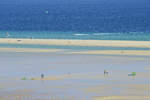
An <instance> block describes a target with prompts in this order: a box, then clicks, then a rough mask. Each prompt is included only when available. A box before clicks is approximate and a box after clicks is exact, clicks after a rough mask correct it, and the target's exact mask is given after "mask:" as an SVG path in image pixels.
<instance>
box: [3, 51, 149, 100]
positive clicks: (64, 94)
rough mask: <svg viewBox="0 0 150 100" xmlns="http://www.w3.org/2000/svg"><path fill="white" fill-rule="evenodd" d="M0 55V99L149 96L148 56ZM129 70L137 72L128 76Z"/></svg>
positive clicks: (128, 98)
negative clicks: (105, 74)
mask: <svg viewBox="0 0 150 100" xmlns="http://www.w3.org/2000/svg"><path fill="white" fill-rule="evenodd" d="M58 52H59V51H58ZM0 55H1V56H0V61H1V62H0V64H1V70H0V73H1V75H0V100H12V99H13V100H18V99H21V100H31V99H32V100H37V99H38V100H68V99H69V100H138V99H143V100H149V98H150V97H149V93H150V88H149V84H150V81H149V80H148V79H149V77H150V74H149V67H150V57H149V56H146V57H145V56H135V55H134V56H132V55H130V56H124V55H120V56H115V55H97V54H96V55H89V54H84V55H82V54H66V53H56V52H36V53H33V52H10V51H9V52H8V51H7V52H4V51H3V52H0ZM104 70H107V71H108V72H109V74H108V76H104V72H103V71H104ZM131 72H136V73H137V75H136V76H134V77H132V76H128V73H131ZM41 74H44V75H45V77H44V78H43V79H41V77H40V75H41ZM24 77H25V79H23V80H22V78H24Z"/></svg>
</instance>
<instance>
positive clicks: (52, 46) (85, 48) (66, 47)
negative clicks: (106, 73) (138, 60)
mask: <svg viewBox="0 0 150 100" xmlns="http://www.w3.org/2000/svg"><path fill="white" fill-rule="evenodd" d="M0 47H8V48H39V49H40V48H42V49H64V50H150V48H136V47H101V46H60V45H30V44H0Z"/></svg>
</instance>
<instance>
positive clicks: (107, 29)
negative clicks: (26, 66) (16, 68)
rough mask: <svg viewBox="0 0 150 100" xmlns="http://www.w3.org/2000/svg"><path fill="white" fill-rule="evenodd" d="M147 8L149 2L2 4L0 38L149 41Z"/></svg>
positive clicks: (5, 0) (16, 0) (35, 0)
mask: <svg viewBox="0 0 150 100" xmlns="http://www.w3.org/2000/svg"><path fill="white" fill-rule="evenodd" d="M149 5H150V1H149V0H122V1H120V0H109V1H107V0H13V1H12V0H1V2H0V38H33V39H80V40H133V41H150V6H149ZM8 34H9V36H8ZM0 46H6V47H8V46H10V47H11V46H14V47H18V46H19V45H17V46H16V45H10V44H9V45H8V44H1V45H0ZM19 47H27V45H26V46H25V45H22V46H19ZM28 47H31V46H28ZM32 47H37V46H32ZM39 47H40V46H39ZM45 47H46V48H51V47H55V48H57V46H51V47H47V46H45ZM60 48H62V47H60ZM63 48H66V47H63ZM69 48H81V47H69ZM84 48H87V47H84ZM96 48H97V49H100V48H99V47H96ZM96 48H95V49H96ZM88 49H92V48H88ZM112 49H113V48H112ZM116 49H118V48H116ZM121 49H122V48H121ZM123 49H124V48H123ZM126 49H128V48H126ZM132 49H133V48H132ZM134 49H136V48H134Z"/></svg>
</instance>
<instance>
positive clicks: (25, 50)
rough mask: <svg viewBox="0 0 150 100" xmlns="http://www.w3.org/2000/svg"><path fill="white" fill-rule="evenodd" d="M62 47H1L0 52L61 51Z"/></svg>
mask: <svg viewBox="0 0 150 100" xmlns="http://www.w3.org/2000/svg"><path fill="white" fill-rule="evenodd" d="M60 51H62V50H60V49H39V48H36V49H35V48H0V52H60Z"/></svg>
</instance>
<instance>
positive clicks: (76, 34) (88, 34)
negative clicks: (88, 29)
mask: <svg viewBox="0 0 150 100" xmlns="http://www.w3.org/2000/svg"><path fill="white" fill-rule="evenodd" d="M74 35H76V36H82V35H89V34H74Z"/></svg>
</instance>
